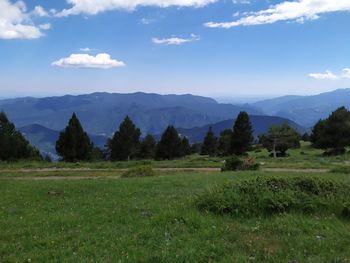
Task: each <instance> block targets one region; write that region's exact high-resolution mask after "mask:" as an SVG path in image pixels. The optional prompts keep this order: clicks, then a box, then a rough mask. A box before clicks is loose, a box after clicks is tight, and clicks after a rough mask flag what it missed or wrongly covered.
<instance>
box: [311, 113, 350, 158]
mask: <svg viewBox="0 0 350 263" xmlns="http://www.w3.org/2000/svg"><path fill="white" fill-rule="evenodd" d="M311 141H312V144H313V146H314V147H315V148H320V149H324V150H326V153H327V154H329V155H337V154H343V153H345V147H346V146H350V112H349V111H348V110H347V109H346V108H345V107H341V108H338V109H337V110H336V111H334V112H332V114H331V115H330V116H329V117H328V118H327V119H325V120H320V121H319V122H317V123H316V125H315V126H314V128H313V131H312V135H311Z"/></svg>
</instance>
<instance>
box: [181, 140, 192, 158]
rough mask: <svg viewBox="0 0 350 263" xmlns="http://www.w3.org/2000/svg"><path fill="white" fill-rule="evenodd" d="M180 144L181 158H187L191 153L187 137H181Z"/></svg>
mask: <svg viewBox="0 0 350 263" xmlns="http://www.w3.org/2000/svg"><path fill="white" fill-rule="evenodd" d="M181 144H182V154H181V155H182V156H187V155H190V154H191V153H192V149H191V145H190V142H189V140H188V139H187V137H183V138H182V140H181Z"/></svg>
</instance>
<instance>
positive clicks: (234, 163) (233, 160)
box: [221, 156, 260, 172]
mask: <svg viewBox="0 0 350 263" xmlns="http://www.w3.org/2000/svg"><path fill="white" fill-rule="evenodd" d="M259 166H260V165H259V164H258V163H256V161H255V159H254V158H253V157H247V158H245V159H243V160H242V159H240V158H238V157H237V156H231V157H230V158H228V159H226V160H225V163H224V166H223V167H222V168H221V171H223V172H225V171H246V170H258V169H259Z"/></svg>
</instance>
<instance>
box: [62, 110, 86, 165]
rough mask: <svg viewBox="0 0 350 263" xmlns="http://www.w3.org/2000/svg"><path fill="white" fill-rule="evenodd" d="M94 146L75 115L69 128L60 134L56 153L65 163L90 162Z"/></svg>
mask: <svg viewBox="0 0 350 263" xmlns="http://www.w3.org/2000/svg"><path fill="white" fill-rule="evenodd" d="M92 149H93V144H92V143H91V141H90V138H89V136H88V135H87V133H86V132H85V131H84V130H83V127H82V126H81V124H80V121H79V119H78V118H77V116H76V114H75V113H73V115H72V117H71V119H70V120H69V122H68V125H67V127H66V128H65V129H64V130H63V131H62V132H61V133H60V136H59V138H58V140H57V142H56V152H57V153H58V154H59V155H60V156H61V157H62V159H63V160H64V161H67V162H76V161H83V160H89V159H90V157H91V152H92Z"/></svg>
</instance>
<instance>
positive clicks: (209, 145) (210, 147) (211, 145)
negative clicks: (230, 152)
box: [201, 127, 218, 156]
mask: <svg viewBox="0 0 350 263" xmlns="http://www.w3.org/2000/svg"><path fill="white" fill-rule="evenodd" d="M217 152H218V139H217V138H216V137H215V135H214V133H213V130H212V127H209V130H208V132H207V135H206V136H205V137H204V141H203V145H202V151H201V155H209V156H215V155H216V154H217Z"/></svg>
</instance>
